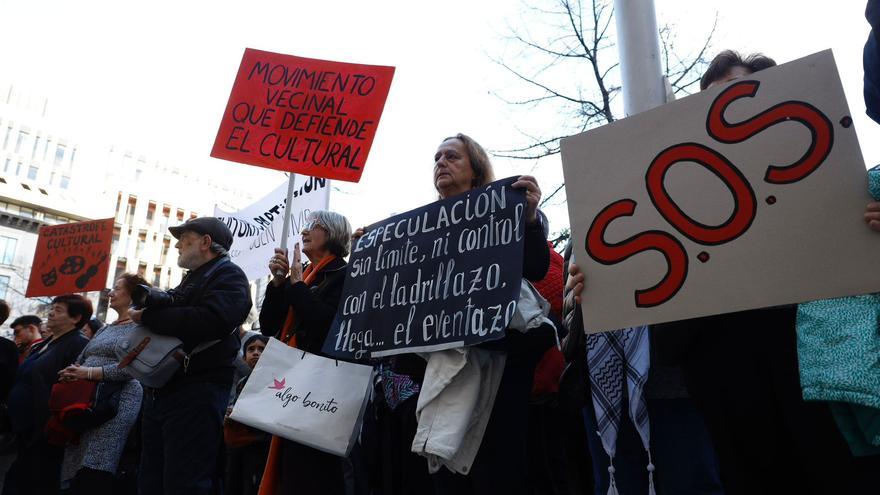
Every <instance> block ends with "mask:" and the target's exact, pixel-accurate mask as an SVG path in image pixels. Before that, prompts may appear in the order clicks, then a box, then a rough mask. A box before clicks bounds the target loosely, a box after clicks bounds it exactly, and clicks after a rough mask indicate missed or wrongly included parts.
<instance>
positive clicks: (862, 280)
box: [562, 51, 880, 332]
mask: <svg viewBox="0 0 880 495" xmlns="http://www.w3.org/2000/svg"><path fill="white" fill-rule="evenodd" d="M562 160H563V165H564V170H565V179H566V190H567V194H568V207H569V214H570V218H571V229H572V238H573V239H574V242H575V251H574V252H575V256H576V258H577V262H578V264H579V265H580V266H581V267H582V268H583V270H584V272H585V274H586V278H587V282H586V284H585V285H586V289H585V291H584V294H583V301H584V302H583V314H584V325H585V327H586V328H587V329H588V331H593V332H595V331H603V330H613V329H616V328H622V327H630V326H636V325H642V324H650V323H660V322H667V321H676V320H682V319H687V318H692V317H697V316H703V315H711V314H721V313H728V312H733V311H739V310H745V309H752V308H759V307H769V306H776V305H783V304H792V303H798V302H803V301H809V300H813V299H821V298H830V297H837V296H846V295H853V294H863V293H867V292H875V291H878V290H880V277H877V273H878V271H880V256H877V253H878V252H880V235H877V234H876V233H873V232H872V231H870V230H869V229H868V228H867V227H866V225H865V222H864V221H863V218H862V217H863V214H864V209H865V205H866V204H867V203H868V202H869V201H871V199H870V196H869V195H868V192H867V187H866V173H865V166H864V163H863V161H862V154H861V152H860V150H859V144H858V141H857V139H856V133H855V129H854V128H853V127H852V119H851V118H850V113H849V109H848V107H847V104H846V100H845V98H844V94H843V89H842V87H841V84H840V78H839V76H838V74H837V68H836V65H835V63H834V58H833V56H832V55H831V52H830V51H824V52H821V53H817V54H814V55H810V56H808V57H805V58H803V59H800V60H797V61H794V62H791V63H788V64H785V65H782V66H779V67H775V68H770V69H767V70H764V71H760V72H757V73H755V74H752V75H750V76H748V77H747V78H743V79H738V80H734V81H731V82H730V83H728V84H724V85H721V86H718V87H713V88H710V89H708V90H706V91H703V92H701V93H699V94H697V95H693V96H689V97H687V98H684V99H682V100H679V101H676V102H673V103H670V104H667V105H664V106H662V107H659V108H656V109H654V110H651V111H648V112H644V113H641V114H638V115H636V116H633V117H630V118H627V119H623V120H620V121H618V122H615V123H613V124H611V125H607V126H604V127H600V128H598V129H594V130H592V131H589V132H586V133H584V134H580V135H578V136H574V137H571V138H569V139H566V140H565V141H564V142H563V144H562ZM744 330H745V329H744Z"/></svg>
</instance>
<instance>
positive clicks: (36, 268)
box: [25, 218, 113, 297]
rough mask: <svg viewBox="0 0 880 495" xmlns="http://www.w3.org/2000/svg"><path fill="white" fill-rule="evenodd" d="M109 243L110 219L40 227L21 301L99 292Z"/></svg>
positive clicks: (111, 226)
mask: <svg viewBox="0 0 880 495" xmlns="http://www.w3.org/2000/svg"><path fill="white" fill-rule="evenodd" d="M112 241H113V219H112V218H108V219H106V220H92V221H88V222H77V223H65V224H61V225H50V226H43V227H40V233H39V238H38V239H37V250H36V252H35V253H34V262H33V266H32V267H31V276H30V279H28V287H27V293H26V294H25V297H37V296H58V295H61V294H70V293H73V292H88V291H93V290H101V289H103V288H104V287H105V286H106V284H107V273H108V270H109V269H110V246H111V243H112Z"/></svg>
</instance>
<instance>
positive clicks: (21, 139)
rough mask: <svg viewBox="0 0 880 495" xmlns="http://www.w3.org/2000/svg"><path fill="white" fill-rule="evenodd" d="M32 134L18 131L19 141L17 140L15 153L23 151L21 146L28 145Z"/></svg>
mask: <svg viewBox="0 0 880 495" xmlns="http://www.w3.org/2000/svg"><path fill="white" fill-rule="evenodd" d="M30 135H31V134H30V133H29V132H28V131H23V130H19V131H18V139H16V140H15V153H18V152H19V151H21V145H22V144H25V145H26V144H27V140H28V138H29V137H30Z"/></svg>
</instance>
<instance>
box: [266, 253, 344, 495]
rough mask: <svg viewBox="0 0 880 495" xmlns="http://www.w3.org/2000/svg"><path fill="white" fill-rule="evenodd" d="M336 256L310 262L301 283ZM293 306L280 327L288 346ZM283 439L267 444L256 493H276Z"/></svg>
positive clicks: (310, 279)
mask: <svg viewBox="0 0 880 495" xmlns="http://www.w3.org/2000/svg"><path fill="white" fill-rule="evenodd" d="M335 259H336V256H334V255H332V254H328V255H327V256H325V257H324V259H322V260H321V261H319V262H317V263H312V264H311V265H309V266H307V267H306V269H305V271H304V272H303V283H305V284H306V285H312V282H314V281H315V278H316V277H317V276H318V273H320V272H321V270H323V269H324V268H325V267H326V266H327V265H329V264H330V262H332V261H333V260H335ZM294 321H295V320H294V314H293V306H290V307H289V308H288V309H287V318H286V319H285V320H284V325H283V326H282V327H281V341H282V342H286V343H287V345H289V346H290V347H296V335H295V334H294V333H293V323H294ZM282 440H283V439H282V438H279V437H276V436H273V437H272V443H271V445H269V457H268V458H267V459H266V467H265V468H264V469H263V479H262V481H261V482H260V492H259V494H258V495H275V494H276V493H278V489H279V485H280V484H281V473H280V468H281V466H280V464H281V441H282Z"/></svg>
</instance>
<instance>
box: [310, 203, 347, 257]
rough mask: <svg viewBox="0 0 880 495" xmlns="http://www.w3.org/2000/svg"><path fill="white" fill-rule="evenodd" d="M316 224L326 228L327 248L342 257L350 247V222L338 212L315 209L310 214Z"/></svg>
mask: <svg viewBox="0 0 880 495" xmlns="http://www.w3.org/2000/svg"><path fill="white" fill-rule="evenodd" d="M311 218H314V219H315V221H316V222H318V224H320V225H321V226H322V227H324V228H325V229H326V230H327V250H328V251H330V252H331V253H333V254H335V255H336V256H339V257H340V258H343V257H345V256H348V252H349V249H350V248H351V224H350V223H348V219H347V218H345V217H344V216H342V215H340V214H339V213H336V212H332V211H327V210H315V211H313V212H312V214H311Z"/></svg>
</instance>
